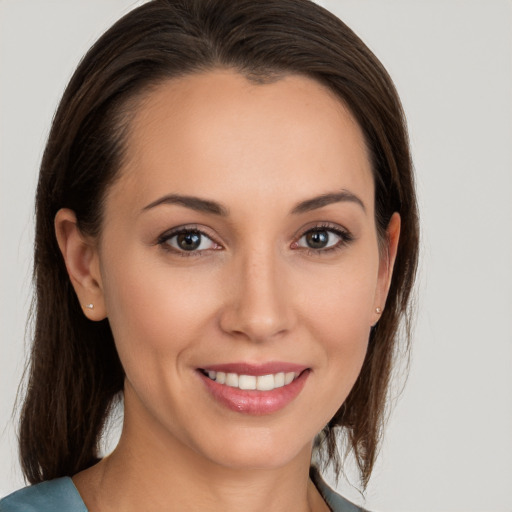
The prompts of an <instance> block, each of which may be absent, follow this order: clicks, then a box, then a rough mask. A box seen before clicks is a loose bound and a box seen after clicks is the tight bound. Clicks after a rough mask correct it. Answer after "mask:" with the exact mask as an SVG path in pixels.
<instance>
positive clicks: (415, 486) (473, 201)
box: [0, 0, 512, 512]
mask: <svg viewBox="0 0 512 512" xmlns="http://www.w3.org/2000/svg"><path fill="white" fill-rule="evenodd" d="M139 3H141V2H133V1H132V0H0V144H1V145H0V290H1V291H0V327H1V332H2V336H1V338H0V347H1V352H0V353H1V357H0V496H2V495H4V494H6V493H8V492H10V491H12V490H14V489H16V488H17V487H19V486H21V485H22V484H23V480H22V478H21V474H20V472H19V469H18V467H17V465H18V463H17V460H16V443H15V434H14V420H13V417H12V410H13V405H14V400H15V396H16V391H17V383H18V381H19V379H20V377H21V374H22V371H23V365H24V358H25V352H26V342H25V341H24V339H25V323H26V316H27V311H28V307H29V303H30V279H31V278H30V273H31V251H32V249H31V240H32V237H33V223H32V220H33V217H32V208H33V195H34V189H35V183H36V177H37V171H38V163H39V161H40V158H41V154H42V149H43V146H44V142H45V138H46V136H47V133H48V129H49V125H50V120H51V118H52V115H53V112H54V109H55V107H56V104H57V101H58V99H59V97H60V95H61V93H62V90H63V88H64V86H65V84H66V82H67V80H68V79H69V77H70V75H71V73H72V71H73V70H74V68H75V66H76V64H77V62H78V60H79V58H80V57H81V56H82V55H83V53H84V52H85V51H86V50H87V49H88V47H89V46H90V45H91V44H92V43H93V42H94V40H95V39H96V38H97V37H98V36H99V35H100V34H101V33H102V31H103V30H105V29H106V28H107V27H108V26H110V25H111V23H112V22H113V21H115V20H116V19H117V18H118V17H119V16H120V15H122V14H123V13H125V12H127V11H128V10H130V9H131V7H133V6H134V5H137V4H139ZM319 3H321V4H322V5H324V6H325V7H327V8H329V9H331V10H332V11H333V12H335V13H336V14H337V15H338V16H340V17H341V18H342V19H343V20H344V21H345V22H346V23H347V24H348V25H349V26H351V27H352V28H353V29H354V30H355V31H356V32H357V33H358V34H359V35H360V36H361V37H362V38H363V40H364V41H365V42H366V43H367V44H368V45H369V46H370V48H372V49H373V50H374V52H375V53H376V54H377V56H378V57H379V58H380V59H381V60H382V62H383V63H384V65H385V66H386V67H387V68H388V70H389V71H390V73H391V75H392V76H393V78H394V80H395V82H396V85H397V87H398V90H399V92H400V94H401V97H402V100H403V103H404V106H405V110H406V113H407V116H408V119H409V124H410V133H411V141H412V147H413V152H414V159H415V165H416V169H417V180H418V190H419V196H420V207H421V214H422V229H423V239H422V250H423V253H422V261H421V269H420V274H419V284H418V289H417V295H418V321H417V329H416V335H415V337H414V345H413V347H414V348H413V357H412V361H411V370H410V376H409V379H408V382H407V385H406V387H405V390H404V391H403V393H402V394H401V396H400V399H399V400H398V401H397V404H396V406H395V409H394V412H393V414H392V416H391V419H390V421H389V424H388V429H387V433H386V437H385V442H384V445H383V448H382V451H381V454H380V458H379V461H378V464H377V467H376V470H375V473H374V476H373V478H372V481H371V483H370V487H369V489H368V493H367V498H366V502H365V506H366V507H368V508H369V509H371V510H374V511H375V512H377V511H381V512H400V511H404V512H406V511H407V512H414V511H418V512H419V511H424V512H436V511H457V512H459V511H464V512H472V511H482V512H483V511H486V512H497V511H503V512H505V511H508V512H510V511H511V510H512V484H511V482H512V327H511V319H512V200H511V199H512V30H511V28H512V2H511V1H507V0H442V1H441V0H431V1H426V0H425V1H421V0H330V1H321V2H319ZM399 382H400V381H397V384H396V386H395V394H396V395H397V394H398V391H399V389H400V385H399ZM112 437H113V439H115V434H113V436H112ZM111 442H112V441H111ZM348 473H349V476H350V474H351V471H350V470H349V472H348ZM339 488H340V490H341V491H342V492H343V493H344V494H345V495H347V496H348V497H350V498H352V499H353V500H355V501H358V502H361V503H362V502H363V501H362V499H361V496H360V495H359V494H358V492H357V491H356V490H355V489H354V487H352V486H351V485H350V484H349V483H347V482H345V481H343V480H342V481H340V483H339Z"/></svg>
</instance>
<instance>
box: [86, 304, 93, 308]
mask: <svg viewBox="0 0 512 512" xmlns="http://www.w3.org/2000/svg"><path fill="white" fill-rule="evenodd" d="M85 307H86V308H87V309H94V304H86V305H85Z"/></svg>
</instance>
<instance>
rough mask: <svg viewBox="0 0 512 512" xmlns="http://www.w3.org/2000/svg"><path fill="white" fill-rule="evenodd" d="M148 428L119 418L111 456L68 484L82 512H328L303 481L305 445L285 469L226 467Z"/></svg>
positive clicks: (307, 461) (307, 460)
mask: <svg viewBox="0 0 512 512" xmlns="http://www.w3.org/2000/svg"><path fill="white" fill-rule="evenodd" d="M148 427H149V428H145V429H141V428H140V426H139V427H137V428H136V429H135V428H132V422H131V421H130V417H129V414H126V415H125V426H124V428H123V433H122V436H121V440H120V442H119V444H118V446H117V448H116V449H115V450H114V452H113V453H112V454H111V455H110V456H109V457H106V458H105V459H103V460H102V461H101V462H100V463H99V464H97V465H96V466H93V467H92V468H90V469H88V470H86V471H84V472H82V473H79V474H78V475H76V476H75V477H74V482H75V485H76V486H77V488H78V490H79V492H80V494H81V495H82V497H83V499H84V502H85V504H86V506H87V508H88V509H89V510H90V512H97V511H99V510H101V511H102V512H108V511H109V510H113V511H114V510H115V511H116V512H119V511H122V512H131V511H132V510H133V511H135V510H137V511H139V510H158V511H160V510H162V511H164V510H169V509H171V510H202V511H204V512H216V511H222V512H235V511H236V512H238V511H240V510H244V511H247V512H262V511H265V512H278V511H279V512H282V511H284V510H294V511H297V512H306V511H311V510H315V511H316V510H328V509H327V508H326V506H325V503H324V502H323V500H322V498H321V497H320V495H319V493H318V491H317V490H316V488H315V487H314V485H313V484H312V483H311V482H310V481H309V465H310V459H311V444H307V445H306V446H304V447H303V449H302V450H301V451H300V452H299V453H298V454H297V456H296V457H294V458H293V459H292V460H290V461H287V462H286V463H285V464H281V465H276V466H269V467H249V468H247V467H243V468H241V467H229V466H226V465H222V464H219V463H217V462H215V461H211V460H208V459H206V458H205V457H204V456H202V455H201V454H199V453H197V452H195V451H194V450H192V449H191V448H190V447H188V446H187V445H186V444H185V443H183V442H180V441H179V440H177V439H176V438H174V437H172V436H170V435H169V434H168V433H165V434H163V433H162V432H158V428H156V429H155V427H154V426H148Z"/></svg>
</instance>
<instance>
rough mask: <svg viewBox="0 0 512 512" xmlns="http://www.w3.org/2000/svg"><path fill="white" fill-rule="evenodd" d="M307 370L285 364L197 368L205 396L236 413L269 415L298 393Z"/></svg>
mask: <svg viewBox="0 0 512 512" xmlns="http://www.w3.org/2000/svg"><path fill="white" fill-rule="evenodd" d="M310 373H311V369H309V368H307V367H305V366H299V365H296V364H288V363H267V364H263V365H256V366H253V365H250V364H244V363H233V364H224V365H215V366H209V367H206V368H198V375H199V376H200V377H201V379H202V380H203V382H204V384H205V385H206V389H207V390H208V391H209V395H210V396H211V397H212V398H213V399H214V400H215V401H216V402H217V403H218V404H219V405H221V406H223V407H227V408H228V409H231V410H232V411H235V412H238V413H246V414H251V415H262V414H272V413H275V412H278V411H279V410H281V409H283V408H285V407H286V406H288V404H290V403H291V402H293V401H294V400H295V398H297V396H298V395H299V394H300V392H301V391H302V389H303V387H304V385H305V383H306V381H307V379H308V377H309V375H310Z"/></svg>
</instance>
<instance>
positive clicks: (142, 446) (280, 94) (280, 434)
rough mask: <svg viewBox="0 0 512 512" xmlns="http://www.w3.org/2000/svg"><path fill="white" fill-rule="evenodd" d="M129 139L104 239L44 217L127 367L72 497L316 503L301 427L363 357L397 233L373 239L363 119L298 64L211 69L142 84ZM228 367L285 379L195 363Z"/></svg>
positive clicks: (325, 410)
mask: <svg viewBox="0 0 512 512" xmlns="http://www.w3.org/2000/svg"><path fill="white" fill-rule="evenodd" d="M127 148H128V151H127V155H126V159H125V162H124V164H123V167H122V169H121V170H120V177H119V179H118V180H117V181H116V182H115V183H114V184H113V185H112V187H111V188H110V189H109V191H108V195H107V200H106V205H105V212H104V222H103V226H102V232H101V235H100V238H99V240H92V239H90V238H88V237H86V236H84V235H83V234H81V233H80V231H79V230H78V229H77V226H76V218H75V216H74V213H73V212H72V211H70V210H65V209H64V210H60V211H59V213H58V214H57V216H56V220H55V225H56V233H57V238H58V241H59V245H60V248H61V251H62V253H63V256H64V259H65V261H66V265H67V269H68V272H69V275H70V278H71V281H72V283H73V286H74V288H75V290H76V293H77V295H78V298H79V300H80V303H81V304H83V305H85V304H89V303H92V304H94V309H88V308H84V313H85V314H86V315H87V316H88V317H89V318H90V320H92V321H97V320H101V319H103V318H105V317H108V319H109V323H110V325H111V328H112V332H113V335H114V339H115V342H116V347H117V350H118V352H119V356H120V359H121V361H122V364H123V367H124V369H125V372H126V380H125V390H124V400H125V420H124V427H123V433H122V436H121V440H120V442H119V445H118V446H117V448H116V449H115V450H114V452H113V453H112V454H111V455H110V456H109V457H106V458H105V459H103V460H102V461H101V462H100V463H99V464H97V465H96V466H94V467H92V468H90V469H88V470H86V471H84V472H82V473H79V474H78V475H76V476H75V477H74V479H73V480H74V482H75V485H76V486H77V488H78V490H79V491H80V493H81V495H82V497H83V499H84V501H85V503H86V505H87V507H88V508H89V510H90V511H91V512H97V511H100V510H101V511H102V512H108V511H110V510H117V511H120V510H121V511H127V512H129V511H132V510H133V511H135V510H137V511H140V510H155V511H157V510H158V511H160V510H203V511H217V510H219V511H223V512H231V511H233V512H234V511H240V510H244V511H249V512H256V511H284V510H295V511H306V510H315V511H325V510H328V508H327V506H326V504H325V503H324V502H323V500H322V499H321V497H320V495H319V494H318V491H317V490H316V488H315V487H314V485H313V484H312V483H311V482H309V481H308V470H309V464H310V458H311V449H312V442H313V439H314V437H315V435H316V434H317V433H318V432H319V431H320V430H321V429H322V428H323V427H324V425H325V424H326V423H327V422H328V421H329V419H330V418H331V417H332V416H333V415H334V413H335V412H336V410H337V409H338V408H339V407H340V405H341V404H342V403H343V401H344V400H345V398H346V397H347V395H348V393H349V391H350V389H351V388H352V386H353V384H354V382H355V380H356V378H357V375H358V373H359V371H360V369H361V365H362V363H363V360H364V357H365V354H366V349H367V343H368V336H369V332H370V328H371V326H372V325H373V324H375V323H376V322H377V321H378V319H379V314H378V313H377V312H376V307H383V306H384V304H385V300H386V295H387V291H388V287H389V283H390V279H391V272H392V268H393V263H394V258H395V253H396V246H397V243H398V236H399V229H400V219H399V216H398V215H397V214H395V215H394V216H393V217H392V219H391V222H390V224H389V228H388V239H387V241H386V243H385V244H384V245H385V247H384V248H383V249H381V250H380V251H379V246H378V238H377V233H376V226H375V220H374V185H373V178H372V172H371V167H370V163H369V160H368V156H367V152H366V149H365V144H364V140H363V136H362V133H361V130H360V128H359V126H358V125H357V123H356V122H355V120H354V118H353V117H352V115H351V114H350V112H349V111H348V110H347V109H346V108H345V107H344V106H343V105H342V103H341V102H340V101H339V100H338V99H337V98H335V97H334V96H333V95H332V94H331V93H330V92H329V91H328V90H327V89H325V88H324V87H323V86H321V85H320V84H318V83H316V82H315V81H312V80H310V79H307V78H304V77H299V76H285V77H283V78H280V79H279V80H277V81H275V82H273V83H270V84H266V85H258V84H253V83H251V82H249V81H248V80H247V79H246V78H245V77H243V76H241V75H239V74H236V73H235V72H233V71H230V70H217V71H211V72H207V73H202V74H194V75H190V76H186V77H184V78H180V79H177V80H172V81H169V82H167V83H165V84H163V85H160V86H159V87H158V88H157V89H156V90H155V91H153V92H151V93H150V94H149V96H148V97H147V98H145V99H144V100H143V101H142V102H141V103H140V106H139V108H138V111H137V114H136V116H135V118H134V119H133V121H132V124H131V131H130V135H129V139H128V141H127ZM191 197H192V198H194V200H190V198H191ZM197 198H198V199H200V200H201V201H197V200H196V199H197ZM318 198H322V200H318ZM311 200H313V201H311ZM176 231H178V232H177V233H176ZM223 365H224V366H225V365H232V367H230V368H231V370H233V368H234V369H235V370H234V373H237V371H236V370H237V368H239V367H240V368H241V369H240V370H239V371H238V374H247V375H248V376H249V377H250V379H251V378H253V379H254V380H253V381H251V382H254V381H257V380H256V379H257V378H258V377H257V376H258V375H262V374H265V375H266V374H267V373H270V374H274V379H277V377H275V375H277V374H278V373H287V372H288V373H290V369H292V377H291V378H293V379H294V380H293V381H292V382H291V383H290V384H286V385H285V386H281V387H276V388H275V389H272V390H267V391H261V390H258V389H256V390H252V391H240V390H239V389H238V388H236V390H234V389H235V388H234V387H232V386H227V385H226V384H222V382H213V381H212V379H211V378H209V377H208V376H207V375H206V373H207V372H208V371H214V370H215V369H216V370H217V371H221V370H219V368H220V369H223ZM233 365H234V366H233ZM244 365H245V366H244ZM265 365H266V366H265ZM242 367H243V368H242ZM280 369H283V371H282V372H280V371H279V370H280ZM259 370H261V371H259ZM293 372H294V373H293ZM226 373H227V372H226ZM244 378H245V377H244ZM265 378H266V377H265ZM250 379H249V380H248V382H249V381H250ZM212 382H213V383H212ZM240 382H241V381H240ZM272 382H277V380H272ZM240 385H241V384H240ZM276 386H277V384H276ZM287 386H288V387H287ZM228 388H229V389H228ZM219 389H220V390H221V391H218V392H217V391H215V390H219ZM226 390H227V391H226ZM283 390H293V392H292V391H289V392H287V391H283ZM219 396H222V397H223V398H219Z"/></svg>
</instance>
